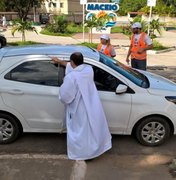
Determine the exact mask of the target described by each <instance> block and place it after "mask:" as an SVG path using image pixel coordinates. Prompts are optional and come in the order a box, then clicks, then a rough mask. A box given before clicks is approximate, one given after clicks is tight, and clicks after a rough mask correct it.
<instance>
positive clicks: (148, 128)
mask: <svg viewBox="0 0 176 180" xmlns="http://www.w3.org/2000/svg"><path fill="white" fill-rule="evenodd" d="M135 133H136V137H137V139H138V141H139V142H140V143H141V144H143V145H146V146H158V145H161V144H163V143H164V142H165V141H166V140H167V139H168V138H169V136H170V133H171V130H170V126H169V124H168V122H167V121H166V119H164V118H162V117H158V116H152V117H148V118H145V119H143V120H142V121H141V122H140V123H139V124H138V126H137V128H136V132H135Z"/></svg>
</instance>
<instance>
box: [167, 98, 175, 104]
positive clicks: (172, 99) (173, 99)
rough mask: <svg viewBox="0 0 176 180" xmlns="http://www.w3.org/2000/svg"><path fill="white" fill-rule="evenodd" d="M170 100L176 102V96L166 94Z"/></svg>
mask: <svg viewBox="0 0 176 180" xmlns="http://www.w3.org/2000/svg"><path fill="white" fill-rule="evenodd" d="M165 98H166V99H167V100H168V101H170V102H173V103H174V104H176V96H166V97H165Z"/></svg>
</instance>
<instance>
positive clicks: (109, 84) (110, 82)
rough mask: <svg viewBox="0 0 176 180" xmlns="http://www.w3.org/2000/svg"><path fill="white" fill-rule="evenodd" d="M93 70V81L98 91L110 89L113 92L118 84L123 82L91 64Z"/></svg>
mask: <svg viewBox="0 0 176 180" xmlns="http://www.w3.org/2000/svg"><path fill="white" fill-rule="evenodd" d="M92 68H93V70H94V81H95V85H96V87H97V89H98V90H99V91H112V92H115V91H116V88H117V86H118V85H119V84H123V83H122V82H121V81H120V80H119V79H117V78H116V77H114V76H113V75H111V74H109V73H108V72H106V71H104V70H103V69H100V68H99V67H96V66H92Z"/></svg>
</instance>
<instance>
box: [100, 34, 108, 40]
mask: <svg viewBox="0 0 176 180" xmlns="http://www.w3.org/2000/svg"><path fill="white" fill-rule="evenodd" d="M100 39H106V40H109V36H108V35H107V34H103V35H101V36H100Z"/></svg>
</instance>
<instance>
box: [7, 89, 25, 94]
mask: <svg viewBox="0 0 176 180" xmlns="http://www.w3.org/2000/svg"><path fill="white" fill-rule="evenodd" d="M7 93H9V94H17V95H22V94H24V92H23V91H21V90H20V89H12V90H9V91H7Z"/></svg>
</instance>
